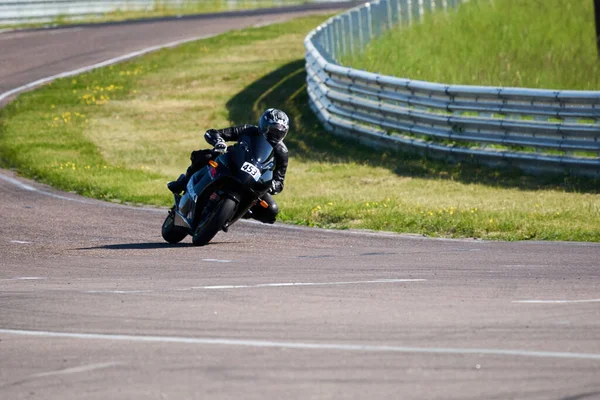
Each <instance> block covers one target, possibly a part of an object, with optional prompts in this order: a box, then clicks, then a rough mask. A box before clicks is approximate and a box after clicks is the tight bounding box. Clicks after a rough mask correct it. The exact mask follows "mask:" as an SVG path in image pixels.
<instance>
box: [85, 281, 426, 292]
mask: <svg viewBox="0 0 600 400" xmlns="http://www.w3.org/2000/svg"><path fill="white" fill-rule="evenodd" d="M426 280H427V279H376V280H372V281H347V282H285V283H259V284H256V285H211V286H192V287H189V288H179V289H161V290H86V291H84V293H110V294H137V293H153V292H167V291H177V292H188V291H192V290H216V289H250V288H272V287H298V286H335V285H363V284H370V283H401V282H424V281H426Z"/></svg>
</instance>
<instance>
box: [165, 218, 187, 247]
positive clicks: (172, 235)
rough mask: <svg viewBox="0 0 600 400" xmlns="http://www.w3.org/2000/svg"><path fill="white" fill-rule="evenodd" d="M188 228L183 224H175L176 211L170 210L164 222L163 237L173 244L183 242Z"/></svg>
mask: <svg viewBox="0 0 600 400" xmlns="http://www.w3.org/2000/svg"><path fill="white" fill-rule="evenodd" d="M187 234H188V233H187V230H186V229H185V228H183V227H181V226H175V211H170V212H169V215H168V216H167V218H166V219H165V222H163V226H162V237H163V239H165V240H166V241H167V242H169V243H171V244H175V243H179V242H181V241H182V240H183V239H184V238H185V237H186V236H187Z"/></svg>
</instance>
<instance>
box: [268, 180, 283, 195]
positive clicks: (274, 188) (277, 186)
mask: <svg viewBox="0 0 600 400" xmlns="http://www.w3.org/2000/svg"><path fill="white" fill-rule="evenodd" d="M282 190H283V182H281V181H276V180H273V181H271V189H269V193H270V194H278V193H280V192H281V191H282Z"/></svg>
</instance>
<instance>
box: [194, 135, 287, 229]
mask: <svg viewBox="0 0 600 400" xmlns="http://www.w3.org/2000/svg"><path fill="white" fill-rule="evenodd" d="M242 135H248V136H255V135H260V131H259V129H258V126H256V125H248V124H246V125H239V126H233V127H230V128H225V129H210V130H208V131H206V133H205V134H204V139H205V140H206V141H207V142H208V143H209V144H210V145H211V146H214V145H215V144H217V142H220V141H225V142H229V141H237V140H238V138H239V137H240V136H242ZM273 149H274V150H273V155H274V158H275V170H274V171H273V183H272V189H271V192H270V193H272V194H277V193H279V192H281V191H282V190H283V181H284V179H285V173H286V171H287V166H288V149H287V147H286V145H285V144H284V143H283V142H279V143H277V144H275V145H274V146H273ZM216 155H217V154H216V153H215V152H214V151H213V150H212V149H208V150H197V151H194V152H192V155H191V157H190V158H191V161H192V164H191V165H190V167H189V168H188V170H187V172H186V178H187V179H189V178H190V177H191V176H192V175H193V174H194V173H195V172H197V171H199V170H200V169H201V168H203V167H204V166H206V165H207V164H208V161H209V160H212V159H214V158H215V156H216ZM262 199H263V200H264V201H266V202H267V203H268V204H269V207H268V208H263V207H260V206H258V205H255V206H254V207H252V209H250V215H249V217H251V218H254V219H257V220H259V221H261V222H266V223H273V222H275V217H276V216H277V213H278V212H279V210H278V207H277V203H276V202H275V200H273V197H272V196H271V194H266V195H264V196H263V197H262Z"/></svg>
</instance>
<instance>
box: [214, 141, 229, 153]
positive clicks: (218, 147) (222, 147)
mask: <svg viewBox="0 0 600 400" xmlns="http://www.w3.org/2000/svg"><path fill="white" fill-rule="evenodd" d="M215 151H216V152H217V153H225V152H226V151H227V144H226V143H225V141H224V140H218V141H217V143H215Z"/></svg>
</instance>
